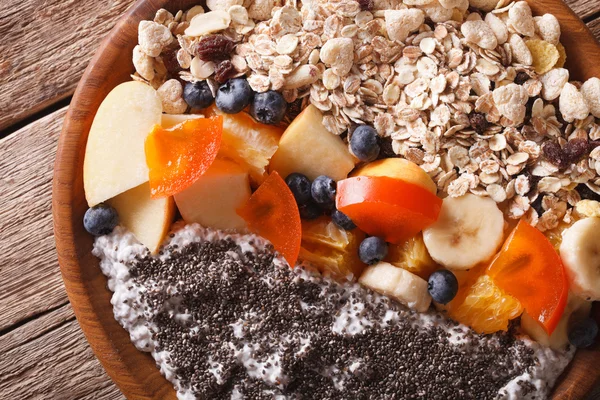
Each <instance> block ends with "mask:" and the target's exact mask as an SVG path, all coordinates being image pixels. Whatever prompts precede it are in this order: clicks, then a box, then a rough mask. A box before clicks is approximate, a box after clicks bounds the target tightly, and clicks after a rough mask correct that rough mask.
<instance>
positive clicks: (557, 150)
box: [542, 142, 563, 166]
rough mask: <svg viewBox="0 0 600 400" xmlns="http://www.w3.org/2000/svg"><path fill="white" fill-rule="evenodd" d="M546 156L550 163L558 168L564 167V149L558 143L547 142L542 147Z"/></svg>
mask: <svg viewBox="0 0 600 400" xmlns="http://www.w3.org/2000/svg"><path fill="white" fill-rule="evenodd" d="M542 151H543V153H544V156H545V157H546V159H547V160H548V161H550V162H551V163H552V164H554V165H556V166H562V165H563V156H562V148H561V147H560V144H558V142H546V143H544V145H543V146H542Z"/></svg>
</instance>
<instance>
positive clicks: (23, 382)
mask: <svg viewBox="0 0 600 400" xmlns="http://www.w3.org/2000/svg"><path fill="white" fill-rule="evenodd" d="M65 313H66V315H65ZM60 315H61V318H58V319H53V320H52V321H46V322H48V323H50V325H49V326H48V327H47V328H46V330H47V333H46V334H44V335H43V336H41V337H38V338H34V339H32V340H30V341H28V342H25V343H24V344H22V345H20V346H17V347H11V346H8V347H9V348H10V349H9V350H8V351H0V398H2V399H82V398H86V399H98V400H100V399H102V400H121V399H123V398H124V397H123V395H122V394H121V393H120V392H119V390H118V389H117V388H116V387H115V386H114V385H113V384H112V382H111V381H110V380H109V379H108V377H107V376H106V373H105V372H104V370H103V369H102V367H101V366H100V364H99V363H98V360H96V358H95V357H94V354H93V353H92V351H91V349H90V348H89V346H88V345H87V343H86V341H85V338H84V337H83V334H82V333H81V330H80V328H79V326H78V324H77V321H76V320H75V316H74V315H73V313H72V311H71V310H70V309H65V310H62V311H61V313H60ZM5 341H6V340H5V337H2V338H0V347H2V348H6V347H7V346H6V344H5ZM48 349H52V351H48Z"/></svg>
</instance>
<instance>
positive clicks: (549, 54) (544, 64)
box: [525, 39, 560, 74]
mask: <svg viewBox="0 0 600 400" xmlns="http://www.w3.org/2000/svg"><path fill="white" fill-rule="evenodd" d="M525 44H526V45H527V47H528V48H529V51H530V52H531V56H532V58H533V63H532V66H533V68H534V69H535V72H537V73H538V74H544V73H546V72H548V71H550V70H551V69H552V67H554V66H555V65H556V63H557V61H558V59H559V58H560V53H559V52H558V49H557V48H556V46H554V45H553V44H552V43H548V42H546V41H545V40H538V39H532V40H528V41H527V42H525Z"/></svg>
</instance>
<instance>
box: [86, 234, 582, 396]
mask: <svg viewBox="0 0 600 400" xmlns="http://www.w3.org/2000/svg"><path fill="white" fill-rule="evenodd" d="M93 253H94V255H96V256H97V257H99V258H100V259H101V262H100V266H101V268H102V271H103V273H104V274H105V275H106V276H107V277H108V287H109V289H110V290H111V291H113V292H114V294H113V296H112V300H111V303H112V304H113V307H114V314H115V318H116V319H117V321H119V323H120V324H121V325H122V326H123V327H124V328H125V329H126V330H127V331H128V332H129V334H130V336H131V340H132V342H133V343H134V345H135V346H136V347H137V348H138V349H140V350H142V351H146V352H149V353H151V355H152V357H153V358H154V359H155V361H156V364H157V366H158V367H159V368H160V370H161V372H162V374H163V375H164V376H165V377H166V378H167V379H168V380H169V381H171V382H172V383H173V384H174V386H175V388H176V390H177V396H178V398H180V399H195V398H199V399H272V398H277V399H315V398H322V399H347V398H354V399H478V400H483V399H543V398H546V397H547V396H548V395H549V392H550V390H551V388H552V386H553V384H554V382H555V380H556V378H557V377H558V375H559V374H560V373H561V372H562V370H563V369H564V367H566V365H567V364H568V362H569V361H570V359H571V358H572V356H573V354H574V349H572V348H570V349H569V348H567V349H566V350H563V351H556V350H552V349H550V348H548V347H544V346H542V345H540V344H538V343H536V342H533V341H531V340H529V339H528V338H526V337H521V336H519V335H518V332H511V331H509V332H507V333H506V332H505V333H496V334H490V335H479V334H477V333H475V332H474V331H472V330H471V329H469V328H468V327H466V326H465V325H462V324H459V323H456V322H454V321H452V320H450V319H447V318H446V317H445V316H443V315H442V314H441V313H439V312H435V311H429V312H427V313H416V312H414V311H410V310H409V309H408V308H406V307H404V306H403V305H401V304H399V303H397V302H395V301H393V300H390V299H389V298H387V297H385V296H382V295H379V294H377V293H375V292H373V291H371V290H369V289H367V288H365V287H362V286H360V285H359V284H357V283H352V282H343V283H340V282H338V281H336V280H333V279H331V278H329V277H327V276H322V275H321V274H319V273H318V272H316V271H313V270H312V269H311V268H310V267H308V266H302V265H300V266H297V267H296V268H295V269H291V268H289V266H288V265H287V263H286V262H285V261H284V260H283V259H282V258H281V257H280V256H279V255H278V253H276V252H274V251H273V249H272V246H271V245H270V244H269V243H268V242H266V241H265V240H264V239H262V238H260V237H258V236H255V235H252V234H230V233H224V232H221V231H217V230H212V229H208V228H203V227H201V226H199V225H198V224H190V225H183V224H176V225H175V227H174V230H173V233H171V234H170V237H169V239H168V241H167V242H166V243H165V244H164V246H163V248H162V250H161V252H160V253H159V255H157V256H152V255H150V253H149V252H148V250H147V249H146V248H145V247H144V246H143V245H141V244H140V243H139V242H137V240H136V239H135V237H134V236H133V235H132V234H131V233H130V232H128V231H127V230H125V229H124V228H122V227H117V228H115V230H114V231H113V232H112V233H111V234H109V235H105V236H100V237H98V238H97V239H96V242H95V245H94V250H93Z"/></svg>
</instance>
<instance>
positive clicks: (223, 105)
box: [216, 78, 254, 114]
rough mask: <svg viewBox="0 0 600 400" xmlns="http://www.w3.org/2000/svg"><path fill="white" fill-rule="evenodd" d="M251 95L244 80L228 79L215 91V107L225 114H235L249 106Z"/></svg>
mask: <svg viewBox="0 0 600 400" xmlns="http://www.w3.org/2000/svg"><path fill="white" fill-rule="evenodd" d="M253 95H254V92H253V91H252V88H251V87H250V85H249V84H248V81H247V80H246V79H244V78H235V79H230V80H228V81H227V82H225V83H224V84H222V85H221V86H220V87H219V89H218V90H217V98H216V103H217V107H218V108H219V110H221V111H223V112H224V113H226V114H237V113H239V112H240V111H242V110H243V109H244V108H246V107H247V106H248V105H249V104H250V102H251V101H252V96H253Z"/></svg>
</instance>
